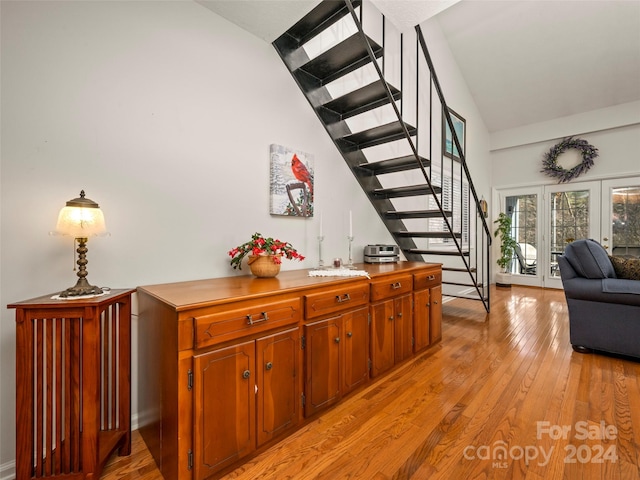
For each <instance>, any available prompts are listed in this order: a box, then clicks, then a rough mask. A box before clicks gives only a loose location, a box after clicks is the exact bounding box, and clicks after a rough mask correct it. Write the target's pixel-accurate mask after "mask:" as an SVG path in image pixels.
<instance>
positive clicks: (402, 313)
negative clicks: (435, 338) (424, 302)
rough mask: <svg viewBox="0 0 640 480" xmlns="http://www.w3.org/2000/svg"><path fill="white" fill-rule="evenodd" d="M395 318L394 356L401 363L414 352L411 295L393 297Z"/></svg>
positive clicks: (396, 361)
mask: <svg viewBox="0 0 640 480" xmlns="http://www.w3.org/2000/svg"><path fill="white" fill-rule="evenodd" d="M393 318H394V320H393V326H394V331H393V337H394V358H395V363H399V362H402V361H403V360H405V359H407V358H409V357H410V356H411V355H412V354H413V322H412V319H411V295H403V296H401V297H398V298H394V299H393Z"/></svg>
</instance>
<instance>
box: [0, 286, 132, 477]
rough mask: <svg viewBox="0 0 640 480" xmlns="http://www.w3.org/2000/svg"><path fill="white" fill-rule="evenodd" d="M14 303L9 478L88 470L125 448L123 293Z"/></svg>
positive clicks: (127, 333)
mask: <svg viewBox="0 0 640 480" xmlns="http://www.w3.org/2000/svg"><path fill="white" fill-rule="evenodd" d="M133 292H134V291H133V290H125V289H121V290H111V291H110V292H109V293H107V294H105V295H101V296H99V297H94V298H90V299H73V300H53V299H52V298H51V297H52V296H53V294H51V295H46V296H43V297H38V298H34V299H31V300H25V301H23V302H18V303H14V304H11V305H8V308H15V309H16V419H17V425H16V479H17V480H26V479H32V478H50V479H53V478H57V479H71V478H78V479H80V478H93V479H97V478H99V477H100V472H101V471H102V468H103V466H104V463H105V461H106V460H107V458H108V457H109V456H110V455H111V454H112V453H113V452H114V450H116V449H118V453H119V454H120V455H128V454H129V453H130V451H131V400H130V398H131V397H130V394H131V383H130V382H131V360H130V358H131V294H132V293H133Z"/></svg>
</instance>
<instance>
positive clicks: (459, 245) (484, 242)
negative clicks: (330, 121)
mask: <svg viewBox="0 0 640 480" xmlns="http://www.w3.org/2000/svg"><path fill="white" fill-rule="evenodd" d="M344 2H345V4H346V5H347V7H348V9H349V12H350V14H351V17H352V19H353V21H354V23H355V25H356V27H357V29H358V34H359V36H360V37H361V39H362V41H363V42H364V44H365V45H366V49H367V52H368V54H369V57H370V59H371V63H372V65H373V66H374V68H375V70H376V72H377V74H378V76H379V78H380V80H381V81H382V83H383V85H384V87H385V91H386V94H387V97H388V99H389V104H390V105H391V106H392V108H393V110H394V112H395V114H396V116H397V118H398V120H399V121H400V122H401V125H402V129H403V132H404V135H405V138H406V140H407V142H408V144H409V146H410V148H411V151H412V153H413V155H414V156H415V158H416V161H417V162H418V165H419V167H420V170H421V172H422V175H423V177H424V179H425V181H426V182H427V185H428V187H429V189H430V191H431V193H432V198H433V200H434V202H435V204H436V207H437V209H438V210H439V211H440V213H441V218H442V221H443V223H444V225H445V226H446V229H447V230H448V231H449V233H450V235H451V239H452V241H453V242H454V244H455V247H456V249H457V250H458V253H459V255H460V258H461V259H462V262H463V263H464V266H465V270H466V271H467V272H468V273H469V275H470V277H471V278H472V280H473V286H474V289H475V290H476V292H477V294H478V295H479V296H480V299H481V300H482V302H483V303H484V306H485V309H486V310H487V311H489V304H490V298H489V281H490V280H489V279H490V245H491V234H490V231H489V227H488V225H487V222H486V220H485V217H484V212H483V210H482V208H481V205H480V199H479V198H478V195H477V192H476V189H475V186H474V184H473V181H472V180H471V175H470V173H469V170H468V167H467V164H466V159H465V155H464V151H463V149H462V146H461V143H460V139H459V138H458V135H457V132H456V130H455V128H454V125H453V120H452V118H451V115H450V113H449V109H448V107H447V104H446V101H445V98H444V95H443V93H442V88H441V87H440V83H439V81H438V78H437V75H436V72H435V69H434V66H433V62H432V60H431V56H430V55H429V51H428V49H427V46H426V42H425V40H424V36H423V35H422V30H421V29H420V26H419V25H418V26H416V27H415V28H416V35H417V40H418V43H419V45H420V49H421V50H422V52H423V55H424V57H425V60H426V62H427V65H428V69H429V77H430V80H429V82H430V89H431V88H432V87H434V88H435V90H436V94H437V96H438V99H439V101H440V105H441V109H442V114H443V115H444V117H445V120H446V122H447V125H448V126H449V130H450V131H451V138H452V142H453V144H454V145H455V148H456V149H457V151H458V153H459V157H460V169H461V174H460V200H459V206H460V229H461V232H460V241H458V237H457V235H456V232H455V228H454V223H455V222H454V214H455V212H454V211H453V210H455V209H454V208H453V204H454V201H453V194H454V188H453V182H454V172H453V168H451V179H450V182H451V188H450V195H451V205H452V218H451V220H449V218H448V216H447V214H446V213H445V209H444V207H443V201H444V194H445V193H444V189H442V191H441V193H440V198H439V196H438V194H437V193H435V190H434V188H433V186H434V185H433V184H432V164H433V162H431V164H430V165H429V167H428V171H427V168H426V167H425V166H424V165H423V163H422V161H421V157H420V155H419V153H418V149H417V147H416V143H417V142H418V138H419V137H418V135H416V143H414V141H413V139H412V136H411V135H410V133H409V131H408V129H407V127H406V125H405V123H404V122H403V115H402V112H401V111H400V110H399V109H398V106H397V104H396V102H395V101H394V99H393V94H392V92H391V89H390V88H389V85H388V83H387V81H386V78H385V75H384V72H383V71H382V69H381V68H380V66H379V65H378V62H377V59H376V56H375V54H374V52H373V49H372V48H371V45H370V44H369V42H368V40H367V35H366V34H365V32H364V28H363V22H362V18H360V17H358V14H357V12H356V11H355V8H354V7H353V5H352V3H351V0H344ZM361 12H362V10H361ZM383 18H384V17H383ZM384 35H386V29H384V28H383V36H384ZM400 35H401V38H402V34H400ZM384 43H385V42H384V39H383V45H384ZM402 44H403V42H402V40H401V41H400V45H402ZM401 58H402V53H401ZM416 69H417V70H418V67H417V65H416ZM418 77H419V72H418V71H416V80H417V84H418V85H419V84H420V81H419V78H418ZM417 98H418V97H417V95H416V104H417V107H418V108H417V109H416V119H418V118H419V102H418V101H417ZM402 101H403V103H404V101H405V100H404V99H403V100H402ZM432 109H433V101H432V95H431V90H430V101H429V110H430V113H429V115H430V117H431V118H432V117H433V115H432ZM432 125H433V124H432ZM432 131H433V126H431V128H430V129H429V134H430V137H431V135H432ZM443 134H444V132H443ZM432 143H433V138H429V152H430V155H429V158H430V159H432V157H431V153H432V147H431V146H432ZM441 155H443V154H442V153H441ZM452 163H453V160H452ZM440 176H441V177H440V185H441V186H443V183H444V168H441V169H440ZM465 180H466V182H467V185H468V188H469V191H470V192H471V194H472V197H473V202H471V199H469V202H471V204H472V205H473V206H474V207H475V212H476V217H477V218H478V219H480V221H479V222H478V221H476V222H472V221H471V218H470V214H471V209H469V215H468V217H467V218H468V220H467V221H466V229H467V230H466V231H463V229H464V226H465V221H464V218H465V216H464V206H463V203H464V202H463V199H464V189H465V187H464V181H465ZM469 206H470V205H468V207H469ZM471 224H474V225H475V226H476V231H475V232H474V235H473V238H474V240H475V258H474V264H475V265H476V266H477V265H482V268H481V269H480V270H481V281H480V282H478V281H477V275H474V274H473V270H474V267H472V265H471V261H470V259H469V261H468V260H467V259H466V258H465V255H464V248H463V241H464V238H465V234H466V235H467V239H468V240H467V241H468V243H469V245H470V244H471V238H472V235H471ZM478 241H480V245H478ZM478 256H479V257H480V258H478ZM475 270H476V272H477V268H475Z"/></svg>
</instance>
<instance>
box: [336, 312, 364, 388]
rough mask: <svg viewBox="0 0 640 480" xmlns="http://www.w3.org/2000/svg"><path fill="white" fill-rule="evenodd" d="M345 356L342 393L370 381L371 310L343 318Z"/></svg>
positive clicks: (352, 313) (346, 314) (350, 314)
mask: <svg viewBox="0 0 640 480" xmlns="http://www.w3.org/2000/svg"><path fill="white" fill-rule="evenodd" d="M342 319H343V331H344V340H343V342H342V343H343V346H344V347H343V348H344V356H343V358H342V360H343V362H342V363H343V366H344V368H343V375H342V378H343V383H342V393H343V394H346V393H348V392H350V391H351V390H353V389H354V388H357V387H359V386H360V385H362V384H364V383H366V382H367V380H369V309H368V308H367V307H364V308H360V309H358V310H355V311H353V312H348V313H345V314H344V315H343V316H342Z"/></svg>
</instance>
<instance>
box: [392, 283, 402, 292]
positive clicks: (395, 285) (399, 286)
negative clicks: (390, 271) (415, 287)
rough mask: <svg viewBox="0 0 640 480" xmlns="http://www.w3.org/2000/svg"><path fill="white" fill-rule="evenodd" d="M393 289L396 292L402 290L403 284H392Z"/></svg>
mask: <svg viewBox="0 0 640 480" xmlns="http://www.w3.org/2000/svg"><path fill="white" fill-rule="evenodd" d="M391 288H393V289H394V290H397V289H399V288H402V284H401V283H400V282H396V283H392V284H391Z"/></svg>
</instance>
